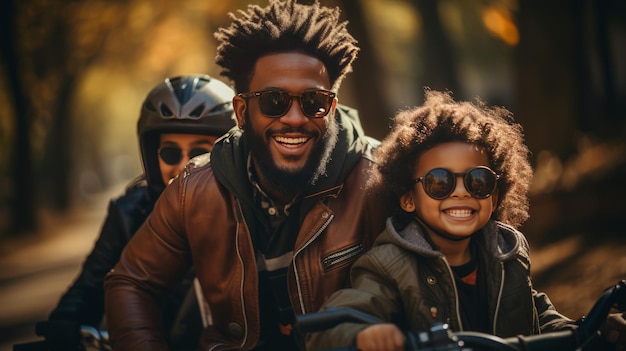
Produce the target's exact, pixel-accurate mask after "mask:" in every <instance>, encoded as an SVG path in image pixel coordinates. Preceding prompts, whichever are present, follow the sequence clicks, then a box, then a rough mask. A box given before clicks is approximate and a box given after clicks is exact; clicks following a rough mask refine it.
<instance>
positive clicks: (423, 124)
mask: <svg viewBox="0 0 626 351" xmlns="http://www.w3.org/2000/svg"><path fill="white" fill-rule="evenodd" d="M454 141H461V142H467V143H471V144H474V145H477V146H479V147H480V148H482V149H483V150H484V151H485V153H486V154H487V157H488V159H489V165H490V167H491V168H492V169H493V170H494V171H495V172H496V173H498V174H500V179H499V180H498V189H499V200H498V204H497V207H496V210H495V211H494V213H493V214H492V217H491V218H492V219H493V220H498V221H501V222H504V223H507V224H509V225H511V226H513V227H516V228H519V226H521V225H522V224H523V223H524V222H525V221H526V220H527V219H528V188H529V186H530V181H531V179H532V173H533V171H532V167H531V166H530V162H529V156H530V153H529V150H528V147H527V146H526V145H525V144H524V136H523V130H522V127H521V125H519V124H517V123H515V121H514V120H513V116H512V114H511V112H509V111H508V110H506V109H505V108H503V107H488V106H486V105H485V103H484V102H482V101H481V100H480V99H479V98H476V99H475V101H473V102H455V101H454V100H453V98H452V94H451V93H450V92H445V93H444V92H437V91H431V90H428V89H426V100H425V102H424V104H423V105H422V106H420V107H415V108H412V109H408V110H405V111H401V112H399V113H398V114H397V115H396V116H395V117H394V124H393V127H392V130H391V132H390V133H389V134H388V136H387V137H386V138H385V139H384V140H383V141H382V143H381V145H380V147H379V148H378V149H377V151H376V159H377V160H378V161H377V162H378V163H377V165H376V167H375V168H374V169H373V170H372V174H371V178H370V181H369V184H368V186H369V188H370V190H373V191H377V192H381V195H382V196H384V200H385V201H387V202H388V203H389V205H390V206H393V207H392V208H393V209H394V212H395V214H396V218H401V217H404V218H405V219H406V212H404V211H402V209H401V208H400V205H399V203H400V197H401V196H402V195H403V194H405V193H407V192H408V191H410V189H411V187H412V186H413V185H414V184H415V183H414V181H413V173H414V171H415V167H416V165H417V160H418V159H419V157H420V156H421V155H422V154H423V153H424V152H425V151H427V150H429V149H431V148H433V147H434V146H436V145H438V144H441V143H446V142H454Z"/></svg>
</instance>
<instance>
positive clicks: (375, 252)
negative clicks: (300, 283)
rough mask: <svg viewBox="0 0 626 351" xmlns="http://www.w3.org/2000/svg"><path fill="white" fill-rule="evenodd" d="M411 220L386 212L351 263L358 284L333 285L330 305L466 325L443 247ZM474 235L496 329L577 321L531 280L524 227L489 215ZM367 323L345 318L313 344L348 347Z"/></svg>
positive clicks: (398, 319) (404, 322)
mask: <svg viewBox="0 0 626 351" xmlns="http://www.w3.org/2000/svg"><path fill="white" fill-rule="evenodd" d="M421 230H422V229H421V228H420V227H419V225H418V224H417V223H416V222H411V223H410V224H409V225H407V226H406V227H405V228H404V229H402V230H401V231H400V232H397V231H396V229H395V228H394V226H393V224H392V221H391V220H390V219H388V220H387V224H386V228H385V230H384V231H383V232H382V233H381V235H380V236H379V237H378V239H377V240H376V242H375V244H374V247H373V248H372V249H371V250H370V251H369V252H368V253H366V254H365V255H363V256H362V257H361V258H359V259H358V260H357V261H356V262H355V263H354V265H353V266H352V270H351V282H352V288H351V289H343V290H340V291H338V292H336V293H334V294H333V295H332V296H331V297H330V299H329V300H328V301H327V302H326V304H325V306H326V307H328V306H337V307H352V308H356V309H358V310H361V311H363V312H365V313H368V314H371V315H373V316H375V317H378V318H379V319H381V320H383V321H388V322H393V323H396V324H398V325H399V326H400V327H401V328H406V329H408V330H413V331H427V330H429V329H430V327H431V325H432V324H433V323H435V322H444V323H448V325H449V327H450V329H451V330H452V331H462V330H463V326H462V323H461V319H460V312H459V301H458V298H457V293H456V285H455V282H454V277H453V275H452V270H451V268H450V265H449V264H448V262H447V260H446V259H445V257H444V256H443V254H442V253H440V252H439V251H435V250H433V249H432V247H431V245H430V244H429V243H428V242H427V241H426V240H425V239H424V237H423V236H422V235H421V234H420V231H421ZM482 232H483V233H482V235H478V234H477V235H475V237H473V238H472V240H477V247H478V252H479V253H478V255H479V259H480V260H481V262H482V264H483V265H484V267H485V272H486V281H487V291H488V292H487V294H488V298H487V300H488V306H489V307H488V309H489V310H488V313H489V319H490V320H491V321H492V327H493V331H492V333H493V334H494V335H497V336H500V337H510V336H515V335H520V334H521V335H532V334H539V333H541V332H546V331H553V330H559V329H565V328H571V327H573V326H574V322H573V321H572V320H570V319H568V318H566V317H564V316H563V315H561V314H559V313H558V312H557V311H556V310H555V308H554V306H553V305H552V303H551V302H550V300H549V298H548V296H547V295H545V294H543V293H539V292H537V291H535V290H534V289H533V287H532V283H531V280H530V259H529V247H528V242H527V241H526V239H525V237H524V236H523V234H522V233H520V232H519V231H517V230H515V229H514V228H512V227H509V226H507V225H505V224H503V223H499V222H494V221H490V222H489V223H488V224H487V225H486V226H485V228H483V230H482ZM365 326H366V325H364V324H357V323H344V324H341V325H339V326H337V327H335V328H333V329H330V330H327V331H325V332H319V333H312V334H311V335H309V336H308V338H307V350H317V349H326V348H333V347H344V346H347V345H350V344H351V343H353V342H354V340H355V337H356V334H357V333H358V332H359V331H360V330H361V329H363V328H364V327H365Z"/></svg>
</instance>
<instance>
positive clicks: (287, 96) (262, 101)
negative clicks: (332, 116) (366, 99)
mask: <svg viewBox="0 0 626 351" xmlns="http://www.w3.org/2000/svg"><path fill="white" fill-rule="evenodd" d="M336 95H337V94H335V93H334V92H332V91H328V90H324V89H307V90H304V91H302V92H300V93H299V94H295V93H290V92H288V91H285V90H280V89H267V90H261V91H252V92H249V93H240V94H238V96H240V97H242V98H245V99H247V98H251V97H257V98H259V109H261V113H262V114H264V115H265V116H267V117H271V118H279V117H282V116H284V115H285V114H286V113H287V111H289V109H290V108H291V102H292V101H293V99H294V98H298V101H299V102H300V109H301V110H302V113H303V114H304V115H305V116H307V117H309V118H322V117H324V116H326V115H327V114H328V112H329V111H330V108H331V107H332V105H333V99H334V98H335V96H336Z"/></svg>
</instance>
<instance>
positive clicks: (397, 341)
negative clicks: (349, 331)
mask: <svg viewBox="0 0 626 351" xmlns="http://www.w3.org/2000/svg"><path fill="white" fill-rule="evenodd" d="M404 341H405V340H404V334H402V332H401V331H400V329H398V327H397V326H396V325H395V324H390V323H383V324H374V325H372V326H369V327H367V328H365V329H363V330H361V332H359V334H357V336H356V347H357V349H359V350H361V351H404Z"/></svg>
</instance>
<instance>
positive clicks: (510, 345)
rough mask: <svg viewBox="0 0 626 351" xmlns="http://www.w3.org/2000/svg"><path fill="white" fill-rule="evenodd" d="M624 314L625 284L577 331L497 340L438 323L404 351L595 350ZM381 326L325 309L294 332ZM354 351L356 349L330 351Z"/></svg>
mask: <svg viewBox="0 0 626 351" xmlns="http://www.w3.org/2000/svg"><path fill="white" fill-rule="evenodd" d="M612 308H615V309H616V310H619V311H620V312H624V311H626V280H621V281H619V282H618V283H617V284H616V285H614V286H612V287H609V288H608V289H607V290H605V292H604V293H603V294H602V295H601V296H600V297H599V298H598V300H596V303H595V304H594V305H593V307H592V308H591V310H590V311H589V313H588V315H587V316H585V317H583V318H581V319H580V320H579V324H578V328H576V329H572V330H563V331H556V332H550V333H545V334H539V335H532V336H516V337H510V338H500V337H497V336H494V335H491V334H486V333H480V332H453V331H451V330H449V329H448V326H447V325H446V324H442V323H437V324H434V325H433V326H431V328H430V330H428V331H409V332H407V333H406V334H405V335H406V347H405V349H406V350H407V351H412V350H421V351H477V350H484V351H548V350H550V351H553V350H563V351H574V350H576V351H587V350H594V351H596V349H592V347H596V346H595V345H596V342H597V341H598V339H599V335H600V334H599V328H600V326H601V325H602V323H603V322H604V321H605V319H606V318H607V316H608V315H609V313H610V312H611V309H612ZM345 322H357V323H369V324H373V323H382V321H381V320H379V319H377V318H376V317H373V316H371V315H369V314H366V313H363V312H361V311H358V310H355V309H352V308H328V309H326V310H324V311H321V312H315V313H309V314H304V315H300V316H297V317H296V328H298V330H299V331H300V332H302V333H308V332H315V331H321V330H325V329H329V328H332V327H334V326H336V325H338V324H340V323H345ZM342 350H346V351H354V350H357V349H356V347H355V346H348V347H344V348H336V349H333V351H342Z"/></svg>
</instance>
